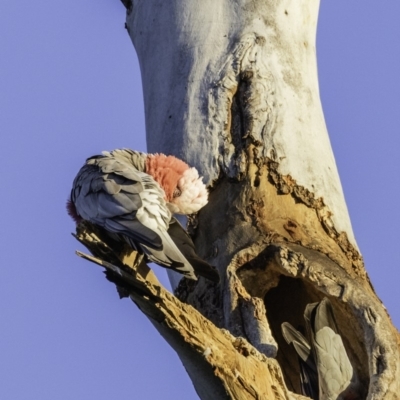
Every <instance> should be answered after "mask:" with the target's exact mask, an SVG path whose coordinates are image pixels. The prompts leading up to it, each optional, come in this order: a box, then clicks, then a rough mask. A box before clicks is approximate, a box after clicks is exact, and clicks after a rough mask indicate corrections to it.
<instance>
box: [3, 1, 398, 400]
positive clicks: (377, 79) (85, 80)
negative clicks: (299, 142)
mask: <svg viewBox="0 0 400 400" xmlns="http://www.w3.org/2000/svg"><path fill="white" fill-rule="evenodd" d="M399 15H400V2H399V1H398V0H387V1H385V2H376V1H371V0H365V1H363V2H362V4H361V3H360V2H356V1H348V0H336V1H331V0H330V1H328V0H323V1H322V6H321V15H320V22H319V34H318V58H319V72H320V86H321V95H322V101H323V106H324V110H325V116H326V120H327V124H328V128H329V132H330V137H331V141H332V145H333V148H334V152H335V156H336V160H337V164H338V167H339V171H340V175H341V179H342V183H343V187H344V191H345V195H346V199H347V204H348V207H349V210H350V215H351V219H352V222H353V227H354V231H355V235H356V238H357V241H358V244H359V246H360V248H361V250H362V253H363V255H364V258H365V262H366V266H367V271H368V273H369V275H370V277H371V279H372V282H373V284H374V286H375V288H376V290H377V292H378V295H379V296H380V297H381V299H382V300H383V302H384V304H385V305H386V307H387V308H388V310H389V312H390V314H391V316H392V318H393V321H394V323H395V324H396V326H397V327H400V307H399V305H398V304H399V286H400V285H399V284H400V257H399V255H400V253H399V247H400V246H399V244H398V229H399V225H400V218H399V207H398V202H399V178H398V174H399V172H400V168H399V166H400V165H399V155H398V153H399V117H398V115H399V110H400V94H399V93H400V80H399V71H400V44H399V43H400V40H399V39H400V24H399V21H398V19H399ZM124 19H125V13H124V8H123V6H122V4H121V3H120V1H119V0H69V1H54V0H52V1H50V0H36V1H31V0H30V1H28V0H20V1H15V0H2V1H1V3H0V132H1V148H2V154H3V157H2V160H3V161H2V165H3V167H2V185H1V187H2V190H1V214H2V218H1V221H2V223H1V226H0V229H1V243H2V246H1V247H2V248H1V251H0V264H1V268H2V269H1V278H0V320H1V325H0V326H1V329H0V398H1V399H5V400H8V399H10V400H28V399H29V400H31V399H40V400H67V399H74V400H86V399H89V400H91V399H96V400H110V399H117V398H124V399H144V400H153V399H154V400H156V399H157V400H160V399H177V398H179V399H184V400H192V399H193V400H194V399H197V396H196V394H195V392H194V390H193V388H192V385H191V382H190V380H189V378H188V377H187V376H186V373H185V371H184V369H183V367H182V366H181V364H180V361H179V360H178V358H177V357H176V355H175V354H174V352H173V351H172V350H171V349H170V348H169V347H168V345H167V344H166V343H164V341H163V339H162V338H161V337H159V335H158V333H156V331H155V330H154V329H153V327H152V326H151V325H150V324H149V322H148V321H147V320H146V318H145V317H144V316H143V315H141V313H140V312H139V311H138V310H137V309H136V307H135V306H134V304H132V303H131V302H130V301H128V300H122V301H120V300H119V299H118V296H117V294H116V291H115V288H114V287H113V285H111V284H109V283H108V282H107V281H106V280H105V279H104V278H103V276H102V273H101V269H100V268H98V267H96V266H94V265H92V264H89V263H87V262H84V261H82V260H80V259H78V258H77V257H76V256H75V255H74V250H75V249H77V248H79V245H78V243H77V242H75V240H74V239H73V238H72V237H71V235H70V232H71V231H72V230H73V229H74V226H73V223H72V221H71V220H70V219H69V217H68V216H67V215H66V213H65V209H64V205H65V201H66V199H67V197H68V193H69V190H70V187H71V182H72V179H73V177H74V175H75V174H76V172H77V170H78V168H79V167H80V165H81V164H82V162H83V160H84V159H85V158H86V157H87V156H89V155H92V154H95V153H98V152H99V151H101V150H105V149H108V150H110V149H113V148H117V147H131V148H135V149H139V150H145V139H144V118H143V105H142V93H141V83H140V75H139V69H138V65H137V59H136V55H135V52H134V49H133V46H132V44H131V42H130V39H129V37H128V35H127V33H126V31H125V29H124ZM162 279H164V281H165V277H164V275H163V277H162Z"/></svg>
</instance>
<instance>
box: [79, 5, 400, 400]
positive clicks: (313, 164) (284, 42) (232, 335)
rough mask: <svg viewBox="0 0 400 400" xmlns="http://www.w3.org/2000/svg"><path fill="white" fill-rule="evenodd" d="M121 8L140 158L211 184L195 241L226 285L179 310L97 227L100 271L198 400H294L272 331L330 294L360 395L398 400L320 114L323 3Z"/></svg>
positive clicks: (185, 291)
mask: <svg viewBox="0 0 400 400" xmlns="http://www.w3.org/2000/svg"><path fill="white" fill-rule="evenodd" d="M124 4H125V6H126V7H127V20H126V26H127V30H128V33H129V35H130V37H131V38H132V41H133V43H134V46H135V48H136V51H137V53H138V57H139V62H140V65H141V71H142V80H143V89H144V100H145V110H146V129H147V138H148V148H149V151H151V152H160V151H162V152H165V153H168V154H174V155H176V156H179V157H181V158H183V159H184V160H185V161H187V162H188V163H189V164H192V165H194V166H196V167H197V168H198V169H199V170H200V171H201V172H202V173H203V175H204V177H205V179H206V181H207V182H208V186H209V189H210V201H209V204H208V205H207V206H206V207H205V208H204V209H202V210H201V212H200V213H199V214H198V215H197V216H192V217H191V218H190V221H189V230H190V231H191V233H192V235H193V238H194V240H195V243H196V247H197V250H198V252H199V255H200V256H202V257H203V258H205V259H206V260H207V261H208V262H210V263H211V264H212V265H215V266H217V268H218V270H219V272H220V275H221V283H220V285H217V286H216V285H215V284H212V283H210V282H208V281H206V280H204V279H199V281H198V282H196V283H194V282H189V281H187V280H185V279H182V280H181V281H180V283H179V286H178V287H177V288H176V290H175V295H176V297H175V296H173V295H171V294H170V293H168V292H166V291H165V290H164V289H163V288H162V287H161V285H160V284H159V283H158V282H157V281H156V280H155V277H154V276H153V275H152V273H151V272H150V271H149V270H148V269H146V268H147V267H146V266H145V265H144V264H143V263H142V262H141V261H140V260H138V259H137V258H136V256H134V255H132V254H131V253H129V252H128V253H129V254H127V249H126V248H123V249H120V248H118V246H117V245H116V244H115V243H111V242H110V240H109V238H107V237H106V236H104V237H103V236H102V233H101V232H97V231H96V230H95V231H96V232H97V233H96V234H98V235H100V236H102V237H101V239H99V240H97V241H95V242H96V245H93V240H87V237H91V235H92V234H91V233H90V232H91V231H93V227H90V228H89V233H88V235H89V236H85V235H83V236H82V234H78V237H79V238H80V240H82V241H83V242H84V243H85V245H86V246H87V247H88V248H89V249H90V250H91V252H92V253H93V254H94V255H95V257H96V260H94V261H96V262H98V263H100V264H101V265H103V266H104V267H106V268H108V269H110V270H111V272H109V273H108V274H107V276H108V278H109V279H110V280H112V281H113V282H114V283H116V284H117V285H118V286H119V287H120V293H121V294H122V295H126V294H128V295H129V296H130V297H131V299H132V300H133V301H134V302H135V303H136V304H137V305H138V306H139V308H140V309H141V310H142V311H143V312H144V314H145V315H146V316H147V317H148V318H149V319H150V320H151V321H152V323H153V324H154V326H155V327H156V329H157V330H158V331H159V332H160V333H161V334H162V335H163V337H164V338H165V339H166V340H167V341H168V343H169V344H170V345H171V346H172V347H173V348H174V349H175V350H176V351H177V353H178V355H179V357H180V358H181V360H182V362H183V364H184V366H185V368H186V369H187V371H188V374H189V376H190V378H191V379H192V381H193V384H194V386H195V388H196V391H197V393H198V395H199V397H200V398H201V399H213V400H216V399H229V398H230V399H294V398H298V399H300V398H302V396H300V395H299V394H298V393H300V378H299V367H298V364H297V356H296V354H295V353H294V351H293V350H292V349H291V348H290V347H289V346H288V345H287V344H286V342H285V341H284V339H283V337H282V334H281V329H280V326H281V323H282V322H284V321H287V322H290V323H291V324H292V325H294V326H298V325H302V324H303V312H304V309H305V306H306V305H307V304H308V303H311V302H317V301H320V300H321V299H322V298H323V297H325V296H327V297H328V298H329V299H330V301H331V303H332V305H333V308H334V312H335V317H336V319H337V322H338V326H339V329H340V332H341V335H342V338H343V342H344V345H345V347H346V350H347V352H348V355H349V358H350V361H351V363H352V366H353V368H354V377H353V383H352V385H353V390H354V393H355V394H356V397H355V398H360V399H375V400H378V399H379V400H380V399H396V398H400V395H399V393H400V352H399V341H400V337H399V333H398V332H397V330H396V329H395V328H394V327H393V325H392V323H391V320H390V317H389V316H388V314H387V312H386V309H385V307H384V306H383V304H382V303H381V301H380V300H379V298H378V297H377V296H376V294H375V292H374V289H373V287H372V285H371V282H370V281H369V278H368V275H367V273H366V271H365V268H364V264H363V259H362V256H361V254H360V253H359V250H358V248H357V244H356V241H355V238H354V235H353V232H352V229H351V224H350V219H349V216H348V213H347V208H346V204H345V201H344V196H343V193H342V188H341V185H340V180H339V176H338V173H337V169H336V165H335V161H334V157H333V154H332V150H331V147H330V143H329V138H328V135H327V131H326V127H325V122H324V118H323V113H322V108H321V104H320V99H319V89H318V80H317V68H316V58H315V33H316V23H317V14H318V6H319V2H318V1H317V0H283V1H279V2H277V1H274V0H253V1H246V0H239V1H234V2H233V1H228V0H221V1H218V2H215V1H213V0H204V1H202V2H198V1H194V0H170V1H169V2H167V3H166V2H165V1H163V0H146V1H140V0H133V1H132V2H130V1H129V2H127V1H124ZM85 238H86V239H85ZM100 243H101V244H100ZM115 246H117V247H115ZM99 260H100V261H99ZM101 260H105V261H106V263H104V261H103V262H101ZM107 263H108V264H107ZM137 265H139V266H137ZM115 268H117V269H115ZM118 271H119V272H118ZM121 271H123V272H125V274H126V276H125V275H124V273H123V272H121ZM121 274H122V275H124V276H121ZM274 358H276V360H275V359H274ZM296 393H297V394H296Z"/></svg>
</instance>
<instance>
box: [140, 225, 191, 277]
mask: <svg viewBox="0 0 400 400" xmlns="http://www.w3.org/2000/svg"><path fill="white" fill-rule="evenodd" d="M157 233H158V234H159V236H160V237H161V240H162V243H163V249H162V250H155V249H151V248H149V247H147V246H144V245H141V247H142V249H143V251H144V252H145V254H146V255H147V257H148V258H149V260H150V261H152V262H154V263H156V264H158V265H161V266H162V267H165V268H171V269H173V270H174V271H177V272H179V273H181V274H183V275H184V276H185V277H186V278H189V279H193V280H195V281H196V280H197V277H196V275H195V274H194V269H193V267H192V266H191V265H190V263H189V261H188V260H186V258H185V257H184V256H183V254H182V253H181V252H180V251H179V249H178V247H177V246H176V245H175V243H174V242H173V241H172V239H171V237H170V236H169V234H168V233H167V232H164V231H158V232H157Z"/></svg>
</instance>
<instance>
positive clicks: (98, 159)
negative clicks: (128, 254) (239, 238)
mask: <svg viewBox="0 0 400 400" xmlns="http://www.w3.org/2000/svg"><path fill="white" fill-rule="evenodd" d="M188 171H190V173H187V172H188ZM185 174H186V175H185ZM182 179H183V180H182ZM199 179H200V180H201V178H199V177H198V173H197V171H196V170H195V169H194V168H192V169H191V168H189V166H188V165H187V164H186V163H185V162H183V161H181V160H179V159H177V158H176V157H173V156H165V155H163V154H156V155H146V154H144V153H140V152H135V151H133V150H129V149H118V150H114V151H112V152H103V153H102V155H97V156H94V157H90V158H88V159H87V160H86V163H85V165H84V166H83V167H82V168H81V170H80V171H79V172H78V175H77V176H76V178H75V180H74V183H73V188H72V190H71V199H70V201H69V202H68V204H67V208H68V212H69V214H70V215H71V217H72V218H73V219H74V220H75V221H76V222H78V221H79V220H80V219H85V220H88V221H90V222H92V223H94V224H97V225H99V226H101V227H103V228H104V229H106V230H107V231H108V232H109V233H110V234H113V235H116V237H118V238H121V240H124V241H126V242H127V243H128V244H129V245H130V246H131V247H132V248H133V249H136V250H137V251H139V252H140V253H142V254H145V255H146V257H147V260H148V261H153V262H155V263H157V264H159V265H161V266H164V267H166V268H171V269H173V270H175V271H178V272H180V273H182V274H184V275H185V276H186V277H188V278H190V279H197V278H196V275H195V273H194V269H196V270H198V273H199V274H200V275H203V276H206V277H208V278H209V279H212V280H214V281H218V279H219V277H218V273H217V272H216V271H215V270H214V269H213V268H212V267H211V266H210V265H209V264H208V263H206V262H205V261H204V260H201V259H200V258H199V257H198V256H197V254H196V252H195V248H194V244H193V242H192V241H191V239H190V237H189V236H188V235H187V234H186V232H185V231H184V229H183V228H182V227H181V226H180V225H179V223H177V222H176V223H175V220H174V219H172V214H171V211H170V208H169V207H170V203H167V201H168V199H169V198H173V196H174V193H175V195H176V192H177V185H178V182H179V181H181V182H183V191H182V193H183V197H182V199H185V200H184V201H185V202H186V203H188V204H189V203H190V204H191V208H190V211H191V212H194V211H198V210H199V209H200V208H201V207H202V206H203V205H204V204H205V202H204V193H207V192H206V189H205V186H204V184H203V183H202V182H200V184H199ZM190 183H192V185H191V184H190ZM201 185H203V186H201ZM203 187H204V188H203ZM178 192H179V194H181V190H180V189H178ZM201 193H202V195H203V199H202V200H201V201H198V197H199V195H200V194H201ZM172 208H174V207H172ZM171 221H172V224H171V225H170V222H171ZM171 226H172V227H173V228H172V229H171V228H170V227H171ZM168 232H171V235H172V236H173V237H174V238H175V240H174V239H173V238H171V235H170V234H169V233H168Z"/></svg>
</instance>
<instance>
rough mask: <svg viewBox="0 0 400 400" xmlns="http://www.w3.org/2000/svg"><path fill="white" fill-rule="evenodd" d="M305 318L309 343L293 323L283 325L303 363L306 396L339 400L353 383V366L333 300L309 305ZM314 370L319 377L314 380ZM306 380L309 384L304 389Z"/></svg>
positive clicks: (285, 333) (302, 377)
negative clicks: (341, 333) (338, 325)
mask: <svg viewBox="0 0 400 400" xmlns="http://www.w3.org/2000/svg"><path fill="white" fill-rule="evenodd" d="M304 319H305V321H306V327H307V333H308V337H309V340H307V339H306V338H305V337H304V336H303V335H302V334H301V333H300V332H298V331H296V330H295V329H294V328H293V327H292V326H291V325H290V324H288V323H286V322H285V323H283V324H282V332H283V336H284V338H285V340H286V341H287V342H288V343H292V344H293V345H294V348H295V350H296V352H297V354H298V355H299V358H300V360H301V361H300V367H301V382H302V391H303V394H305V395H307V396H309V397H311V398H313V399H318V398H319V399H321V400H337V399H339V398H341V395H342V394H343V393H344V392H345V391H346V389H347V388H349V386H350V384H351V380H352V377H353V367H352V365H351V363H350V360H349V358H348V356H347V353H346V349H345V347H344V344H343V341H342V338H341V336H340V334H339V331H338V327H337V323H336V320H335V317H334V313H333V308H332V305H331V303H330V301H329V300H328V299H327V298H324V299H323V300H322V301H320V302H319V303H311V304H308V305H307V307H306V310H305V312H304ZM307 353H308V355H309V356H308V357H307ZM305 357H307V359H306V360H307V362H306V360H304V358H305ZM314 371H315V372H317V374H318V377H317V378H316V377H313V372H314ZM304 373H305V374H304ZM304 381H305V382H306V383H307V384H306V385H305V386H304V385H303V382H304ZM308 382H309V383H311V385H310V386H308Z"/></svg>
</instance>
